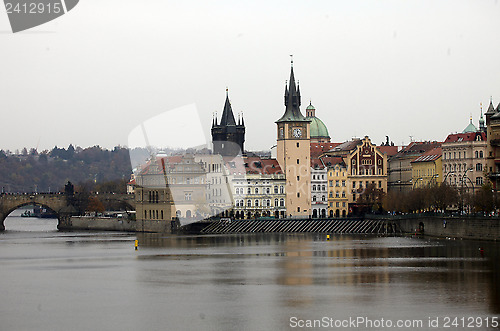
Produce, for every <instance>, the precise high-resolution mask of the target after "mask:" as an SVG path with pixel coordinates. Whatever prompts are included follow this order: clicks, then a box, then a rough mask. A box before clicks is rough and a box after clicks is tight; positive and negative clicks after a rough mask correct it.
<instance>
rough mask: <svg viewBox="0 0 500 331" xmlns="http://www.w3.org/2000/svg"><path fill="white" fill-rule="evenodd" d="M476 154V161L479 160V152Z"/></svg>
mask: <svg viewBox="0 0 500 331" xmlns="http://www.w3.org/2000/svg"><path fill="white" fill-rule="evenodd" d="M475 154H476V159H477V158H479V152H478V151H476V153H475Z"/></svg>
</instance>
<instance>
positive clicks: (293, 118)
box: [276, 62, 310, 123]
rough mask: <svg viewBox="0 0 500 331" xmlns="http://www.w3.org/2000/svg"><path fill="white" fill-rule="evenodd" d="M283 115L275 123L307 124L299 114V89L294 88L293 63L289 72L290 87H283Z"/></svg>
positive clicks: (305, 119)
mask: <svg viewBox="0 0 500 331" xmlns="http://www.w3.org/2000/svg"><path fill="white" fill-rule="evenodd" d="M285 107H286V108H285V113H284V114H283V116H282V117H281V118H280V119H279V120H277V121H276V123H280V122H309V121H310V120H309V119H307V118H305V117H304V116H303V115H302V113H301V112H300V109H299V107H300V88H299V86H297V87H295V76H294V74H293V62H292V67H291V70H290V86H289V87H286V86H285Z"/></svg>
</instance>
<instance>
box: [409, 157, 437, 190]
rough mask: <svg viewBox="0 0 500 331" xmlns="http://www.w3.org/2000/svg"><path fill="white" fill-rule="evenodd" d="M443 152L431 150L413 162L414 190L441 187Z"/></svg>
mask: <svg viewBox="0 0 500 331" xmlns="http://www.w3.org/2000/svg"><path fill="white" fill-rule="evenodd" d="M441 153H442V150H441V148H440V147H436V148H433V149H431V150H430V151H427V152H425V153H424V154H422V155H420V156H419V157H417V158H416V159H415V160H413V161H411V167H412V183H413V188H423V187H431V186H435V185H439V184H440V183H441V182H442V181H443V165H442V157H441Z"/></svg>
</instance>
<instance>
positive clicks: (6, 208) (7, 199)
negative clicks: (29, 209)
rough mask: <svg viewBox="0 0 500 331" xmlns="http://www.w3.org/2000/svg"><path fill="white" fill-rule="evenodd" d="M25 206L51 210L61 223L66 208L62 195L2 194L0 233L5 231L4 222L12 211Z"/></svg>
mask: <svg viewBox="0 0 500 331" xmlns="http://www.w3.org/2000/svg"><path fill="white" fill-rule="evenodd" d="M27 205H37V206H42V207H43V208H47V209H50V210H52V211H53V212H54V213H55V214H56V216H57V219H58V224H57V226H58V227H59V224H60V222H61V214H62V213H63V211H64V208H65V207H66V205H67V203H66V196H65V195H63V194H57V193H56V194H54V193H53V194H2V195H1V196H0V231H3V230H5V225H4V221H5V219H6V218H7V216H8V215H9V214H10V213H12V212H13V211H14V210H16V209H18V208H21V207H23V206H27Z"/></svg>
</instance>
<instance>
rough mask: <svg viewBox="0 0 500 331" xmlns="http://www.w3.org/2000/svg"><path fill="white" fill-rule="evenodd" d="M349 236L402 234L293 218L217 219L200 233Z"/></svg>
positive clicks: (385, 224)
mask: <svg viewBox="0 0 500 331" xmlns="http://www.w3.org/2000/svg"><path fill="white" fill-rule="evenodd" d="M272 232H278V233H279V232H281V233H284V232H287V233H296V232H309V233H338V234H342V233H346V234H400V233H402V231H401V229H400V227H399V224H398V223H397V222H392V221H387V220H360V219H355V220H353V219H321V220H311V219H293V220H286V219H284V220H218V221H213V222H210V223H208V225H206V226H205V227H204V228H203V229H202V230H201V231H200V233H203V234H230V233H272Z"/></svg>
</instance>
